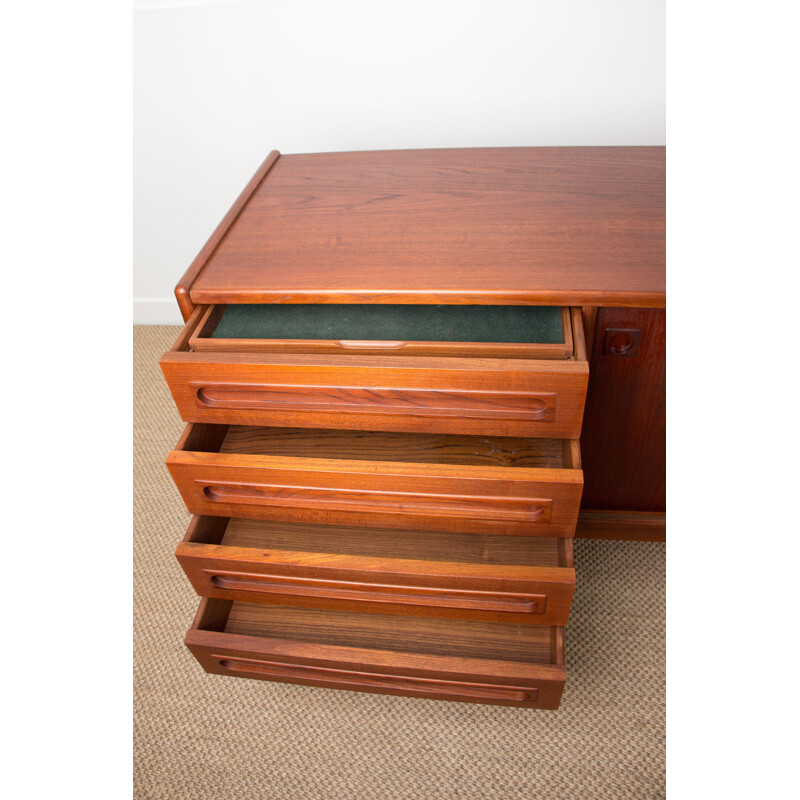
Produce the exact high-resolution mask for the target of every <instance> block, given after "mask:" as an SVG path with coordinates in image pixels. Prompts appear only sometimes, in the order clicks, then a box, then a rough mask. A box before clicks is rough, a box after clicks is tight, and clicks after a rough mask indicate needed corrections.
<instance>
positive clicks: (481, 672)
mask: <svg viewBox="0 0 800 800" xmlns="http://www.w3.org/2000/svg"><path fill="white" fill-rule="evenodd" d="M563 630H564V629H563V628H561V627H552V628H551V627H544V626H533V625H505V624H500V623H490V622H466V621H462V620H449V619H425V618H421V617H401V616H382V615H376V614H358V613H352V612H344V611H323V610H317V609H308V608H292V607H286V606H275V605H263V604H255V603H240V602H233V601H230V600H217V599H207V598H206V599H203V600H202V601H201V603H200V608H199V610H198V612H197V616H196V617H195V620H194V623H193V624H192V627H191V628H190V630H189V632H188V633H187V635H186V644H187V646H188V647H189V649H190V650H191V651H192V653H193V654H194V655H195V657H196V658H197V660H198V661H199V662H200V664H201V665H202V666H203V669H205V670H206V672H211V673H216V674H218V675H233V676H239V677H244V678H259V679H262V680H271V681H281V682H285V683H299V684H304V685H307V686H322V687H328V688H337V689H351V690H355V691H361V692H376V693H380V694H393V695H407V696H410V697H423V698H432V699H437V700H456V701H461V702H465V703H490V704H495V705H504V706H518V707H521V708H558V705H559V702H560V700H561V694H562V691H563V688H564V681H565V677H566V675H565V669H564V632H563Z"/></svg>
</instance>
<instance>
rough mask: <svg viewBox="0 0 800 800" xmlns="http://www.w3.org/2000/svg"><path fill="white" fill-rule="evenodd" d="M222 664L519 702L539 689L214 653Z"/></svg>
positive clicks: (374, 686) (262, 671)
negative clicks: (354, 670)
mask: <svg viewBox="0 0 800 800" xmlns="http://www.w3.org/2000/svg"><path fill="white" fill-rule="evenodd" d="M211 657H212V658H215V659H217V661H218V662H219V665H220V666H221V667H222V668H223V669H226V670H228V671H229V672H241V673H250V674H251V675H264V676H268V677H272V678H277V679H278V680H286V679H289V680H291V679H292V678H296V679H297V680H309V681H318V682H320V683H331V684H347V685H350V686H354V687H358V686H362V687H364V688H370V689H397V690H398V691H405V692H418V693H420V694H423V693H424V694H429V695H432V696H436V695H439V696H441V695H451V696H452V695H457V696H460V697H472V698H476V699H484V700H512V701H516V702H518V703H522V702H525V701H526V700H536V698H537V696H538V694H539V690H538V689H535V688H527V687H519V686H494V685H492V684H489V683H461V682H460V681H445V680H437V679H434V678H410V677H406V676H405V675H381V674H379V673H373V672H351V671H350V670H343V669H331V668H329V667H309V666H305V665H304V664H284V663H281V662H277V661H261V660H256V659H250V658H231V657H229V656H221V655H212V656H211Z"/></svg>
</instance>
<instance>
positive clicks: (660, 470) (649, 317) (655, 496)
mask: <svg viewBox="0 0 800 800" xmlns="http://www.w3.org/2000/svg"><path fill="white" fill-rule="evenodd" d="M618 331H631V332H634V333H635V332H638V334H639V335H638V339H637V337H636V336H635V335H633V334H632V336H633V338H632V339H631V342H630V343H629V344H631V346H633V339H637V343H636V345H635V350H634V349H631V350H628V351H626V352H622V353H616V352H614V347H615V342H616V341H617V340H616V338H615V337H624V335H625V334H619V333H615V332H618ZM590 370H591V380H590V383H589V391H588V394H587V398H586V411H585V418H584V423H583V431H582V433H581V451H582V458H583V467H584V472H585V475H586V486H585V488H584V493H583V501H582V505H583V508H585V509H587V510H601V511H624V512H631V511H648V512H659V513H663V512H664V511H665V509H666V311H663V310H657V309H615V308H601V309H600V310H599V311H598V314H597V328H596V331H595V335H594V345H593V351H592V358H591V367H590Z"/></svg>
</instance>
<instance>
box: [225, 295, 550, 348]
mask: <svg viewBox="0 0 800 800" xmlns="http://www.w3.org/2000/svg"><path fill="white" fill-rule="evenodd" d="M212 336H213V338H215V339H335V340H342V339H344V340H359V341H400V342H502V343H519V344H561V343H562V342H563V341H564V330H563V325H562V320H561V309H560V308H559V307H557V306H459V305H443V306H435V305H358V304H350V305H338V304H330V305H329V304H308V303H306V304H291V303H289V304H274V305H272V304H251V305H248V304H245V305H229V306H228V307H227V309H226V310H225V313H224V315H223V317H222V319H221V320H220V322H219V324H218V325H217V328H216V330H215V331H214V333H213V334H212Z"/></svg>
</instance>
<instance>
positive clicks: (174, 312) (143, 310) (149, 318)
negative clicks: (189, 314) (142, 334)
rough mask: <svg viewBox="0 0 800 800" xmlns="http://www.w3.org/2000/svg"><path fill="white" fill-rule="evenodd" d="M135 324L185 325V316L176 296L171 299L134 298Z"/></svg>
mask: <svg viewBox="0 0 800 800" xmlns="http://www.w3.org/2000/svg"><path fill="white" fill-rule="evenodd" d="M133 324H134V325H183V317H182V316H181V311H180V309H179V308H178V301H177V300H176V299H175V298H174V297H170V299H169V300H137V299H136V298H134V300H133Z"/></svg>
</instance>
